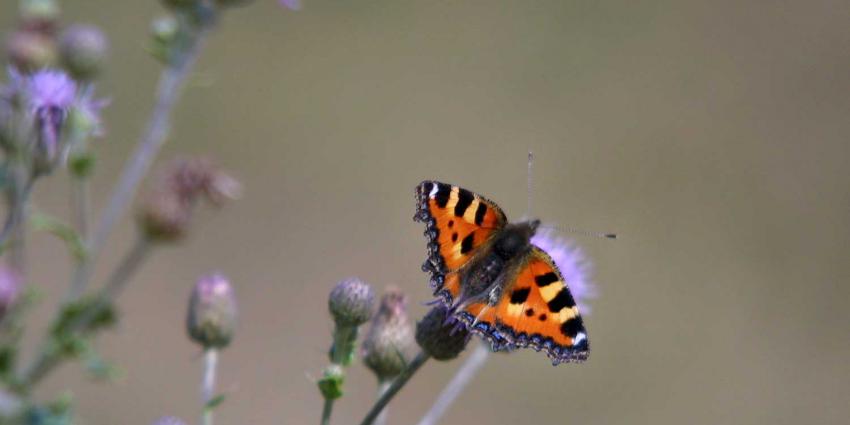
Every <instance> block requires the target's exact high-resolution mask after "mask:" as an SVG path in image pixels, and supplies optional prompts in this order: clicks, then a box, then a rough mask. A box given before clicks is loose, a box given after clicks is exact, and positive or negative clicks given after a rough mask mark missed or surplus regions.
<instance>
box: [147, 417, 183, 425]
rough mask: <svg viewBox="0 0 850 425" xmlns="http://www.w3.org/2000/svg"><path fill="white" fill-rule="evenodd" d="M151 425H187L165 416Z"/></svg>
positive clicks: (175, 418)
mask: <svg viewBox="0 0 850 425" xmlns="http://www.w3.org/2000/svg"><path fill="white" fill-rule="evenodd" d="M151 425H186V422H183V421H182V420H180V418H177V417H174V416H163V417H161V418H159V419H157V420H155V421H153V423H151Z"/></svg>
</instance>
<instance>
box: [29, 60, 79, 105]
mask: <svg viewBox="0 0 850 425" xmlns="http://www.w3.org/2000/svg"><path fill="white" fill-rule="evenodd" d="M26 92H27V99H28V101H29V107H30V111H31V112H33V113H36V112H37V111H39V110H42V109H50V108H56V109H61V110H66V111H67V110H68V108H70V107H71V105H72V104H73V103H74V99H75V98H76V96H77V84H76V83H74V80H72V79H71V77H69V76H68V74H65V73H64V72H62V71H56V70H50V69H46V70H42V71H38V72H36V73H35V74H33V75H31V76H29V77H27V78H26Z"/></svg>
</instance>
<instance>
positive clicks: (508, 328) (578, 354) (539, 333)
mask: <svg viewBox="0 0 850 425" xmlns="http://www.w3.org/2000/svg"><path fill="white" fill-rule="evenodd" d="M457 314H458V316H459V318H460V319H461V320H462V321H464V322H465V323H466V324H467V325H469V327H470V329H472V330H473V331H474V332H476V333H479V334H480V335H482V336H483V337H484V338H485V339H487V340H488V341H490V343H491V344H492V345H493V348H494V349H497V350H509V349H513V348H519V347H531V348H533V349H535V350H538V351H539V350H544V351H546V353H547V354H548V355H549V357H550V358H551V359H552V362H553V363H554V364H558V363H569V362H582V361H584V360H586V359H587V356H588V354H589V352H590V347H589V345H588V341H587V331H586V330H585V328H584V323H583V321H582V318H581V315H580V314H579V311H578V307H577V306H576V303H575V300H574V299H573V296H572V294H571V293H570V290H569V288H568V287H567V285H566V282H565V281H564V277H563V276H562V275H561V272H560V271H559V270H558V267H557V266H556V265H555V263H554V262H553V261H552V259H551V258H550V257H549V255H548V254H546V253H545V252H544V251H543V250H541V249H539V248H537V247H533V248H532V250H531V252H529V253H528V254H527V256H526V258H525V259H524V260H523V262H522V266H520V267H519V269H518V270H517V271H516V273H515V276H514V278H513V281H512V282H509V283H508V285H506V287H505V292H504V293H503V294H502V296H501V299H500V301H499V303H498V304H496V305H495V306H489V307H488V306H487V305H486V304H484V303H477V304H472V305H469V306H467V307H466V308H465V310H463V311H460V312H458V313H457Z"/></svg>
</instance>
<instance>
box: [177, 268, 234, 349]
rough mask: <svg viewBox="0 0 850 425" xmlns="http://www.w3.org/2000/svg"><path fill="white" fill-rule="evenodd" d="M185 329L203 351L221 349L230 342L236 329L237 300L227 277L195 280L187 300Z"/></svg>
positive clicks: (210, 276)
mask: <svg viewBox="0 0 850 425" xmlns="http://www.w3.org/2000/svg"><path fill="white" fill-rule="evenodd" d="M186 328H187V330H188V331H189V336H190V337H191V338H192V340H194V341H195V342H197V343H198V344H201V345H202V346H204V348H224V347H226V346H227V345H228V344H229V343H230V340H231V339H232V338H233V332H234V330H235V328H236V298H235V297H234V295H233V288H232V287H231V286H230V282H228V281H227V278H226V277H224V276H223V275H221V274H212V275H209V276H204V277H202V278H200V279H199V280H198V283H197V284H195V287H194V288H193V289H192V295H191V296H190V298H189V314H188V315H187V317H186Z"/></svg>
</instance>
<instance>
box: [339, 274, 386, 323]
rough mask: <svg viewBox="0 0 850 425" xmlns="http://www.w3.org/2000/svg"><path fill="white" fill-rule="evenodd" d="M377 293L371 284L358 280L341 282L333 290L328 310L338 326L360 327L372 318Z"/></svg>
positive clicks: (352, 279)
mask: <svg viewBox="0 0 850 425" xmlns="http://www.w3.org/2000/svg"><path fill="white" fill-rule="evenodd" d="M374 306H375V293H374V291H373V290H372V287H371V286H369V284H367V283H365V282H363V281H362V280H360V279H357V278H348V279H345V280H343V281H341V282H339V283H338V284H337V285H336V287H334V289H333V290H331V294H330V297H329V298H328V309H329V310H330V312H331V315H332V316H333V318H334V321H335V322H336V324H337V326H354V327H356V326H360V325H362V324H363V323H366V322H367V321H368V320H369V318H371V317H372V311H373V310H374Z"/></svg>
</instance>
